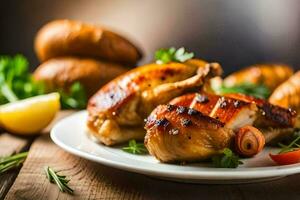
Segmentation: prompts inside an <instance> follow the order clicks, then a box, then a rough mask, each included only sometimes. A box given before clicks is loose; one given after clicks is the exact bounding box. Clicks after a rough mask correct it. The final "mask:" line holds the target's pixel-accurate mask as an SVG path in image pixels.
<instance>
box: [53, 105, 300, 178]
mask: <svg viewBox="0 0 300 200" xmlns="http://www.w3.org/2000/svg"><path fill="white" fill-rule="evenodd" d="M86 114H87V111H86V110H83V111H79V112H76V113H74V114H72V115H70V116H68V117H66V118H64V119H62V120H60V121H59V122H57V123H56V124H55V125H54V126H53V128H52V129H51V131H50V137H51V139H52V141H53V142H54V143H55V144H56V145H58V146H59V147H60V148H62V149H64V150H65V151H67V152H69V153H71V154H73V155H76V156H79V157H81V158H84V159H87V160H90V161H93V162H97V163H100V164H103V165H106V166H110V167H113V168H117V169H121V170H125V171H130V172H134V173H139V174H144V175H150V176H158V177H165V178H177V179H193V180H204V179H206V180H220V181H221V180H241V179H249V180H250V179H259V178H271V177H278V176H287V175H292V174H296V173H300V163H297V164H292V165H282V166H268V167H253V168H238V170H237V169H236V168H235V169H228V168H212V169H215V170H213V171H203V170H202V171H201V169H203V168H201V169H200V170H199V171H197V172H195V171H174V170H173V169H172V170H170V171H167V170H165V169H160V170H155V168H154V169H149V168H147V167H143V166H138V165H134V166H133V165H130V164H127V163H122V162H119V161H116V160H109V159H107V158H103V157H101V156H97V155H93V154H91V153H88V152H85V151H83V150H80V149H77V148H75V147H71V146H69V145H67V144H66V143H64V142H62V141H60V139H59V137H57V134H58V132H59V131H58V130H59V128H60V127H61V126H62V124H64V123H66V122H67V121H69V120H71V119H72V118H77V117H78V118H79V117H80V116H84V115H86ZM84 134H85V133H84ZM91 142H93V141H91ZM100 147H101V146H100ZM178 167H179V166H178ZM183 169H184V168H183ZM249 169H251V170H249Z"/></svg>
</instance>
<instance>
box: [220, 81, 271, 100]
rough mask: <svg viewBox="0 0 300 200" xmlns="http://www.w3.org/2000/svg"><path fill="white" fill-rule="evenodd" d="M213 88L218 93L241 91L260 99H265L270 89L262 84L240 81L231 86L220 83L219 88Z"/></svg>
mask: <svg viewBox="0 0 300 200" xmlns="http://www.w3.org/2000/svg"><path fill="white" fill-rule="evenodd" d="M214 90H215V91H216V92H217V93H218V94H228V93H242V94H246V95H249V96H254V97H257V98H261V99H267V98H268V97H269V96H270V90H269V89H268V88H267V87H266V86H265V85H263V84H253V83H242V84H239V85H235V86H232V87H226V86H224V85H222V86H221V87H219V88H214Z"/></svg>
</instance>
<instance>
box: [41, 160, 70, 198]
mask: <svg viewBox="0 0 300 200" xmlns="http://www.w3.org/2000/svg"><path fill="white" fill-rule="evenodd" d="M45 172H46V175H47V179H48V180H49V181H50V182H51V183H55V184H56V185H57V186H58V188H59V190H60V191H61V192H67V193H69V194H73V193H74V190H73V189H71V188H70V187H69V186H68V183H69V181H70V180H68V179H66V176H62V175H58V174H57V172H56V171H54V170H53V169H52V168H50V167H49V166H48V167H45Z"/></svg>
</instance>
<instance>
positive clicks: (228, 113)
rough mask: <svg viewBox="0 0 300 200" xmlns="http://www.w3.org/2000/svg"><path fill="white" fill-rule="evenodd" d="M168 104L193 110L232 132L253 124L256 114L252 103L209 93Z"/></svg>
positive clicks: (194, 95) (195, 94)
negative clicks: (221, 123)
mask: <svg viewBox="0 0 300 200" xmlns="http://www.w3.org/2000/svg"><path fill="white" fill-rule="evenodd" d="M170 104H172V105H177V106H186V107H189V108H193V109H195V110H197V111H199V112H201V113H203V114H204V115H208V116H210V117H212V118H215V119H217V120H219V121H221V122H223V123H224V124H225V126H226V127H227V128H230V129H233V130H237V129H239V128H241V127H243V126H245V125H249V124H253V122H254V120H255V119H256V113H257V107H256V105H255V104H254V103H251V102H244V101H240V100H237V99H233V98H230V97H224V96H218V95H215V94H209V93H192V94H187V95H183V96H181V97H177V98H175V99H173V100H172V101H170Z"/></svg>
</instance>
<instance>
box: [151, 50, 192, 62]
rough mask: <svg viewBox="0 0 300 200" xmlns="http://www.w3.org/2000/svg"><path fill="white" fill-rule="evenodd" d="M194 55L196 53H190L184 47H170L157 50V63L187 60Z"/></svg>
mask: <svg viewBox="0 0 300 200" xmlns="http://www.w3.org/2000/svg"><path fill="white" fill-rule="evenodd" d="M193 57H194V53H188V52H186V51H185V49H184V47H181V48H179V49H177V50H176V49H175V48H174V47H171V48H169V49H159V50H158V51H156V52H155V60H156V63H157V64H165V63H169V62H171V61H174V62H185V61H187V60H189V59H191V58H193Z"/></svg>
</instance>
